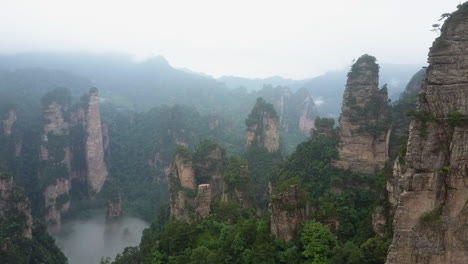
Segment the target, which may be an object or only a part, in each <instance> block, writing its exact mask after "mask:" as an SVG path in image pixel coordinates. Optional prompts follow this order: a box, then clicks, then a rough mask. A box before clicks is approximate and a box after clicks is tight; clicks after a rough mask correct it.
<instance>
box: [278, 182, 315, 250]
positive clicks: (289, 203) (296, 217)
mask: <svg viewBox="0 0 468 264" xmlns="http://www.w3.org/2000/svg"><path fill="white" fill-rule="evenodd" d="M308 215H309V212H308V206H307V203H306V197H305V193H304V191H303V190H302V188H301V186H300V185H299V184H293V185H290V186H287V187H286V188H285V189H284V190H274V194H273V195H272V197H271V225H270V228H271V234H272V235H273V236H274V237H275V238H277V239H281V240H283V241H289V240H291V239H293V238H294V237H295V236H296V234H297V232H298V231H299V229H300V227H301V225H302V224H303V223H304V222H305V221H306V220H307V216H308Z"/></svg>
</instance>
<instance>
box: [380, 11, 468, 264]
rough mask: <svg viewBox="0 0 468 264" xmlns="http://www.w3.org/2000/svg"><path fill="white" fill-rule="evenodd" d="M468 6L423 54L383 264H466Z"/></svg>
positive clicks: (394, 182) (392, 190) (393, 185)
mask: <svg viewBox="0 0 468 264" xmlns="http://www.w3.org/2000/svg"><path fill="white" fill-rule="evenodd" d="M467 50H468V4H463V5H461V6H460V7H459V10H458V11H456V12H454V13H452V14H450V16H449V18H448V19H447V20H446V22H445V24H444V26H443V27H442V30H441V35H440V37H438V38H437V39H436V40H435V41H434V43H433V45H432V48H431V49H430V52H429V67H428V68H427V71H426V79H425V81H424V83H423V87H422V92H421V93H420V96H419V103H418V107H417V111H416V112H415V113H414V114H413V120H412V121H411V124H410V134H409V140H408V145H407V151H406V156H405V157H403V158H401V159H399V160H397V161H396V163H395V169H394V175H393V178H392V179H391V180H390V181H389V183H388V185H387V190H388V192H389V197H390V202H391V203H392V204H393V205H394V206H395V208H396V211H395V216H394V222H393V227H394V232H393V233H394V236H393V241H392V244H391V246H390V248H389V253H388V257H387V263H388V264H391V263H399V264H405V263H425V264H432V263H434V264H435V263H454V264H458V263H460V264H461V263H468V254H467V252H468V203H467V201H468V187H467V186H468V185H467V184H466V179H467V177H468V169H467V168H468V120H467V116H468V101H467V98H468V64H467V63H466V62H467V61H468V53H467V52H466V51H467Z"/></svg>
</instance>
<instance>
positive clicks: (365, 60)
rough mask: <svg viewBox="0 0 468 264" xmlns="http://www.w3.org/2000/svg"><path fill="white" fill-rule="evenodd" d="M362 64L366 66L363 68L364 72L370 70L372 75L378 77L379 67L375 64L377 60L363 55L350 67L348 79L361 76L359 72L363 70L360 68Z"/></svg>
mask: <svg viewBox="0 0 468 264" xmlns="http://www.w3.org/2000/svg"><path fill="white" fill-rule="evenodd" d="M362 64H367V66H366V67H365V69H366V70H370V71H371V72H372V74H374V75H378V74H379V65H378V64H377V59H376V58H375V57H374V56H371V55H368V54H364V55H362V56H361V57H359V58H358V59H357V60H356V62H355V63H354V64H353V66H352V67H351V71H350V72H349V73H348V78H351V79H353V78H356V77H358V76H360V75H361V71H362V70H363V68H362V67H361V66H362Z"/></svg>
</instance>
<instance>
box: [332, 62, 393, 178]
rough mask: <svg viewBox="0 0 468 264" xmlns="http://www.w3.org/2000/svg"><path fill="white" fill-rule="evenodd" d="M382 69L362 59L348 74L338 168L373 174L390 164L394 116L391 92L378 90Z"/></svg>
mask: <svg viewBox="0 0 468 264" xmlns="http://www.w3.org/2000/svg"><path fill="white" fill-rule="evenodd" d="M378 81H379V66H378V64H377V63H376V59H375V58H374V57H372V56H369V55H363V56H361V57H360V58H359V59H358V60H357V61H356V63H355V64H354V65H353V66H352V68H351V71H350V72H349V73H348V81H347V84H346V89H345V92H344V95H343V106H342V112H341V118H340V132H339V140H340V143H339V146H338V152H339V159H338V160H337V161H336V162H335V165H336V166H338V167H340V168H343V169H350V170H352V171H355V172H364V173H373V172H375V171H377V170H381V169H382V168H383V167H384V166H385V163H386V162H387V160H388V145H389V139H390V119H389V118H390V116H389V105H388V98H387V89H386V88H382V89H379V88H378Z"/></svg>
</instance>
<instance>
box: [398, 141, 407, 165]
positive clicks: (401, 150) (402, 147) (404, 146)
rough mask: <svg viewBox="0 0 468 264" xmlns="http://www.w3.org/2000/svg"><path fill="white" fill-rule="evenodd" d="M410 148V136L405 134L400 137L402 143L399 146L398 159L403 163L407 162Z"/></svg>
mask: <svg viewBox="0 0 468 264" xmlns="http://www.w3.org/2000/svg"><path fill="white" fill-rule="evenodd" d="M407 149H408V137H406V136H403V137H401V138H400V145H399V146H398V161H399V162H400V163H401V164H405V162H406V159H405V158H406V152H407Z"/></svg>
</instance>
